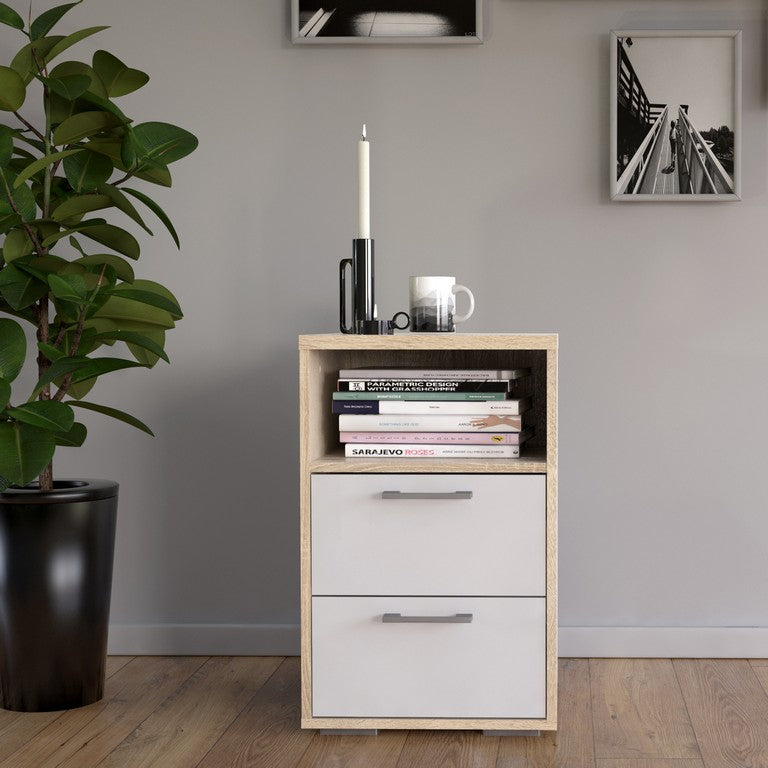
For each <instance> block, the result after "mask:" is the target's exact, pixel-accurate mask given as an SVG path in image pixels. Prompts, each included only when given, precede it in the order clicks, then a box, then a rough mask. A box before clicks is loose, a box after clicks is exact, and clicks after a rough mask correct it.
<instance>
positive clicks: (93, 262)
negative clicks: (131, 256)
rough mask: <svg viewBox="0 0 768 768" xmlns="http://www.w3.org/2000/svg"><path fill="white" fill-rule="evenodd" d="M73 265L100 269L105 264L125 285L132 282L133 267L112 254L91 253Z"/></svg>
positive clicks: (76, 260)
mask: <svg viewBox="0 0 768 768" xmlns="http://www.w3.org/2000/svg"><path fill="white" fill-rule="evenodd" d="M72 263H73V264H82V265H83V266H84V267H100V266H102V265H104V264H106V265H107V266H109V267H112V269H114V270H115V274H116V275H117V277H119V278H120V279H121V280H123V281H124V282H126V283H132V282H133V281H134V279H135V278H134V274H133V267H132V266H131V265H130V264H129V263H128V262H127V261H126V260H125V259H123V258H122V257H121V256H116V255H115V254H114V253H93V254H90V255H87V256H83V257H81V258H79V259H75V261H74V262H72Z"/></svg>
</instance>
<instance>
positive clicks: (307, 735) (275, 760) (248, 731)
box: [72, 658, 325, 768]
mask: <svg viewBox="0 0 768 768" xmlns="http://www.w3.org/2000/svg"><path fill="white" fill-rule="evenodd" d="M300 722H301V662H300V659H298V658H287V659H285V660H284V661H283V663H282V664H281V665H280V666H279V667H278V669H277V671H276V672H275V673H274V674H273V675H272V677H270V678H269V680H267V682H266V683H265V684H264V685H263V686H262V687H261V688H260V689H259V690H258V692H257V693H256V695H255V696H254V697H253V698H252V699H251V701H250V703H249V704H248V706H247V707H246V708H245V709H244V710H243V711H242V712H241V713H240V715H239V716H238V717H237V719H236V720H235V721H234V722H233V723H232V724H231V725H230V726H229V728H227V730H226V731H225V732H224V734H223V735H222V736H221V738H220V739H219V740H218V741H217V742H216V744H215V745H214V746H213V748H212V749H211V751H210V752H209V753H208V754H207V755H206V756H205V757H204V758H203V760H202V762H201V763H200V764H199V765H198V766H197V768H294V766H296V765H297V764H298V763H299V761H300V760H301V757H302V755H303V754H304V752H306V750H307V747H309V745H310V742H311V741H312V739H313V738H314V732H313V731H306V730H305V731H303V730H301V726H300ZM318 738H321V739H322V738H325V737H322V736H320V737H318ZM72 768H74V766H73V767H72Z"/></svg>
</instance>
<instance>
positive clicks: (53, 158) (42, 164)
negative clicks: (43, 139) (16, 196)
mask: <svg viewBox="0 0 768 768" xmlns="http://www.w3.org/2000/svg"><path fill="white" fill-rule="evenodd" d="M82 151H83V150H82V149H65V150H63V151H62V152H53V153H52V154H50V155H45V156H44V157H40V158H38V159H37V160H35V162H34V163H30V164H29V165H28V166H27V167H26V168H24V170H23V171H22V172H21V173H20V174H19V175H18V176H17V177H16V181H15V182H14V184H13V186H14V188H18V187H20V186H21V185H22V184H23V183H24V182H25V181H26V180H27V179H29V178H31V177H32V176H34V175H35V174H36V173H37V172H38V171H42V170H43V168H46V167H47V166H49V165H53V163H55V162H57V161H59V160H63V159H64V158H65V157H69V156H70V155H75V154H77V153H78V152H82Z"/></svg>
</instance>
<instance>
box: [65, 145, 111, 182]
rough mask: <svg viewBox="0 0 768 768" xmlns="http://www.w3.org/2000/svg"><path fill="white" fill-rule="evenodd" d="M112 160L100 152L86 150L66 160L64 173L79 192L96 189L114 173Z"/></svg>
mask: <svg viewBox="0 0 768 768" xmlns="http://www.w3.org/2000/svg"><path fill="white" fill-rule="evenodd" d="M112 170H113V166H112V161H111V160H110V159H109V158H108V157H106V156H105V155H102V154H99V153H98V152H89V151H88V150H85V151H83V152H81V153H80V154H79V155H76V156H74V157H68V158H66V159H65V160H64V174H65V176H66V177H67V181H68V182H69V183H70V184H71V185H72V187H73V188H74V189H75V190H76V191H77V192H82V191H84V190H91V189H96V187H98V186H99V184H103V183H104V182H105V181H107V179H109V177H110V176H111V175H112Z"/></svg>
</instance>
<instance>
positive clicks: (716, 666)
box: [673, 659, 768, 768]
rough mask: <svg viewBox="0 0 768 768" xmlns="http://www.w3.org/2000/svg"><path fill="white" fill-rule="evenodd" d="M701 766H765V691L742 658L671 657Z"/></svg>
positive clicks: (767, 700) (767, 704)
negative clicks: (697, 743)
mask: <svg viewBox="0 0 768 768" xmlns="http://www.w3.org/2000/svg"><path fill="white" fill-rule="evenodd" d="M673 664H674V668H675V672H676V673H677V677H678V680H679V681H680V688H681V689H682V692H683V696H684V697H685V702H686V704H687V706H688V711H689V712H690V715H691V721H692V723H693V727H694V730H695V731H696V738H697V739H698V742H699V747H700V749H701V756H702V758H703V760H704V765H705V766H706V768H731V766H732V767H733V768H761V767H762V766H768V727H767V724H768V696H767V695H766V692H765V690H763V687H762V686H761V684H760V682H759V680H758V678H757V676H756V674H755V668H754V667H752V665H751V664H750V663H749V662H748V661H746V660H743V659H675V660H674V661H673Z"/></svg>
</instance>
